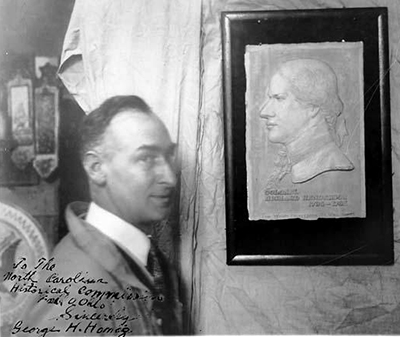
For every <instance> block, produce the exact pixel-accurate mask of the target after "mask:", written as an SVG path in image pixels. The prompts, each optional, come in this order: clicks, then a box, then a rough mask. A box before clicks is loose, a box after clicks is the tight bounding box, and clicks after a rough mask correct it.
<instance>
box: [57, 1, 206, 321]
mask: <svg viewBox="0 0 400 337" xmlns="http://www.w3.org/2000/svg"><path fill="white" fill-rule="evenodd" d="M200 20H201V2H200V1H187V0H173V1H171V0H135V1H133V0H76V2H75V6H74V10H73V13H72V16H71V19H70V23H69V27H68V30H67V32H66V36H65V39H64V45H63V50H62V55H61V64H60V69H59V76H60V78H61V80H62V81H63V83H64V85H65V86H66V88H67V89H68V91H69V92H70V94H71V95H73V97H74V98H75V99H76V101H77V102H78V103H79V105H80V106H81V108H82V109H83V110H84V111H85V112H86V113H90V111H92V110H93V109H94V108H96V107H97V106H98V105H100V104H101V103H102V102H103V101H104V100H105V99H107V98H109V97H111V96H114V95H125V94H130V95H138V96H140V97H142V98H143V99H144V100H145V101H146V102H147V103H148V104H149V105H150V106H151V107H152V109H153V111H154V112H155V113H156V114H157V115H158V116H160V118H161V119H162V120H163V121H164V123H165V124H166V125H167V127H168V129H169V131H170V134H171V137H172V139H173V141H175V142H177V143H178V149H179V150H178V151H179V157H180V158H179V162H180V166H181V167H180V179H179V182H180V184H179V185H180V188H179V190H180V193H179V194H180V196H179V200H178V201H177V203H178V204H179V206H178V207H176V211H175V212H174V214H175V216H171V218H170V219H169V220H168V221H167V222H164V223H162V224H160V225H159V226H157V228H156V235H157V236H158V238H159V243H160V246H161V248H162V249H163V250H164V251H165V252H166V253H167V255H169V256H170V257H171V258H172V259H173V260H175V263H176V264H177V265H178V270H181V271H184V272H182V273H181V280H182V292H183V298H184V301H185V302H186V303H185V304H186V305H185V307H186V308H189V307H188V305H187V303H190V302H191V300H190V298H191V294H190V293H191V290H190V289H191V288H192V287H191V279H192V270H193V263H194V262H193V261H194V258H193V257H194V255H193V249H195V248H194V247H195V242H194V240H195V239H194V237H193V228H194V226H195V223H196V209H198V203H196V199H197V187H198V186H197V185H198V182H196V180H195V176H196V172H198V170H199V162H200V160H199V151H198V150H199V149H198V146H197V145H198V143H199V137H201V133H202V130H201V129H202V123H201V121H200V117H199V107H200V93H201V87H200V71H201V65H200V46H201V43H200V39H201V31H200V26H201V25H200ZM173 247H177V248H175V249H174V248H173ZM188 311H190V310H188ZM187 315H188V316H189V315H190V313H189V312H187ZM185 321H186V322H187V329H189V327H188V325H189V323H188V322H189V321H190V320H189V319H187V318H186V319H185Z"/></svg>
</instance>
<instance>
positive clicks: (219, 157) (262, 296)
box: [182, 0, 400, 334]
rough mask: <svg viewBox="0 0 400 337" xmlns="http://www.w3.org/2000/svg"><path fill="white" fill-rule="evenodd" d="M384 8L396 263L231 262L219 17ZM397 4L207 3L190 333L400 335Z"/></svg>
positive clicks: (329, 0) (188, 235) (188, 234)
mask: <svg viewBox="0 0 400 337" xmlns="http://www.w3.org/2000/svg"><path fill="white" fill-rule="evenodd" d="M347 6H349V7H374V6H387V7H388V8H389V39H390V64H391V69H390V82H391V116H392V138H393V172H394V175H393V187H394V188H393V193H394V205H395V213H394V228H395V254H396V262H395V265H394V266H358V267H327V266H325V267H268V266H227V265H226V263H225V261H226V243H225V208H224V205H225V199H224V197H225V196H224V167H223V121H222V119H223V109H222V76H221V69H222V57H221V40H220V39H221V31H220V12H221V11H223V10H230V11H233V10H275V9H305V8H329V7H332V8H341V7H347ZM399 23H400V3H398V2H397V1H390V0H387V1H385V0H381V1H368V0H364V1H357V0H355V1H354V0H353V1H350V0H342V1H336V0H325V1H311V0H310V1H299V0H292V1H271V0H263V1H261V0H258V1H238V0H231V1H229V0H225V1H222V0H219V1H218V0H204V1H203V31H202V38H203V42H204V45H203V56H204V58H203V77H202V83H203V88H202V89H203V96H202V104H201V111H200V119H201V121H202V123H203V128H202V131H201V135H200V137H199V139H202V142H201V150H200V154H199V158H200V159H201V160H200V164H199V168H198V172H199V177H200V180H199V182H198V189H197V193H198V202H199V207H198V212H197V213H196V214H195V217H194V219H193V229H192V228H190V227H187V228H184V232H183V242H185V241H189V240H191V241H190V242H192V243H193V244H192V246H191V251H189V250H185V248H184V249H183V251H182V257H183V259H182V260H183V262H182V263H183V266H185V263H186V262H185V255H187V254H192V253H194V257H193V263H194V271H193V280H192V288H191V290H190V301H189V303H191V308H190V309H191V315H192V318H193V322H192V326H191V327H192V329H193V331H194V332H195V333H198V334H316V333H318V334H355V333H369V334H378V333H379V334H383V333H391V334H396V333H400V305H399V304H400V262H399V261H398V254H399V251H400V245H399V227H400V223H399V209H398V206H397V205H398V204H399V197H400V181H399V178H398V175H399V173H400V156H399V155H400V137H399V133H400V116H399V113H398V111H399V107H400V105H399V104H400V101H399V99H400V95H399V91H400V66H399V52H398V49H399V47H400V43H399V42H400V41H399V39H400V27H399Z"/></svg>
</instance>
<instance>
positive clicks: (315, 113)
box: [309, 105, 321, 118]
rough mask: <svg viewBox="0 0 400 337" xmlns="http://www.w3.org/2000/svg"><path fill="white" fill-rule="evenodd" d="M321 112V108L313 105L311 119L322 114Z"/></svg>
mask: <svg viewBox="0 0 400 337" xmlns="http://www.w3.org/2000/svg"><path fill="white" fill-rule="evenodd" d="M320 110H321V108H320V107H319V106H317V105H312V106H311V107H310V112H309V114H310V117H311V118H314V117H316V116H317V115H318V113H319V112H320Z"/></svg>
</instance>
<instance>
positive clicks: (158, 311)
mask: <svg viewBox="0 0 400 337" xmlns="http://www.w3.org/2000/svg"><path fill="white" fill-rule="evenodd" d="M168 268H170V266H169V264H168V261H167V259H166V257H165V256H164V255H163V253H162V252H161V251H160V250H159V249H158V247H157V245H156V244H155V243H154V242H153V240H151V245H150V251H149V256H148V260H147V270H148V271H149V272H150V274H152V275H153V292H154V295H155V296H157V297H156V298H155V300H154V301H153V310H154V313H155V315H156V317H157V318H158V319H160V322H161V324H162V331H163V334H165V335H171V334H172V335H176V334H179V333H180V331H181V326H180V320H178V319H177V316H176V315H175V311H174V310H176V309H177V308H176V303H175V302H176V300H175V296H176V295H174V292H175V291H176V289H175V288H174V284H173V282H172V280H171V278H170V274H169V271H168ZM174 289H175V290H174Z"/></svg>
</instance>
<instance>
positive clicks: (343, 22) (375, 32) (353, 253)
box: [221, 8, 394, 265]
mask: <svg viewBox="0 0 400 337" xmlns="http://www.w3.org/2000/svg"><path fill="white" fill-rule="evenodd" d="M387 18H388V16H387V9H386V8H350V9H323V10H288V11H263V12H258V11H255V12H223V13H222V15H221V24H222V41H223V61H224V66H223V72H224V109H225V115H224V118H225V164H226V222H227V228H226V231H227V263H228V264H230V265H390V264H393V259H394V256H393V206H392V169H391V136H390V98H389V76H388V71H389V68H388V23H387V20H388V19H387ZM342 40H345V41H348V42H352V41H362V42H363V44H364V88H371V87H374V86H375V87H376V89H377V90H369V91H367V90H366V89H364V102H365V103H367V102H368V104H364V106H365V107H366V108H365V114H364V125H365V128H364V133H365V179H366V180H365V182H366V183H365V188H366V211H367V215H366V217H365V218H338V219H318V220H314V221H307V220H301V219H286V220H275V221H274V220H269V221H267V220H258V221H250V220H249V216H248V210H247V202H246V201H247V185H246V157H245V153H246V149H245V147H246V144H245V111H246V110H245V93H246V76H245V66H244V53H245V47H246V45H259V44H271V43H282V44H285V43H307V42H340V41H342Z"/></svg>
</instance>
